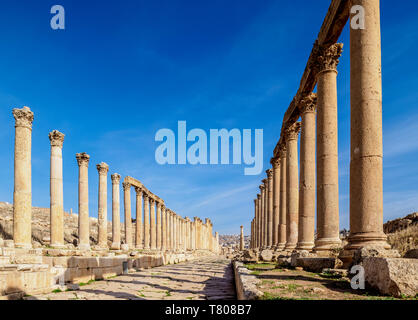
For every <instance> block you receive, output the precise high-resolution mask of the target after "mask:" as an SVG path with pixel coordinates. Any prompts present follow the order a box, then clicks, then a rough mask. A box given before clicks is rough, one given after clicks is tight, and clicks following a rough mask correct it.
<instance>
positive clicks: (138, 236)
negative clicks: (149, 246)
mask: <svg viewBox="0 0 418 320" xmlns="http://www.w3.org/2000/svg"><path fill="white" fill-rule="evenodd" d="M135 192H136V232H135V248H136V249H143V247H144V246H143V244H142V242H143V236H144V228H143V224H142V194H143V191H142V188H139V187H135Z"/></svg>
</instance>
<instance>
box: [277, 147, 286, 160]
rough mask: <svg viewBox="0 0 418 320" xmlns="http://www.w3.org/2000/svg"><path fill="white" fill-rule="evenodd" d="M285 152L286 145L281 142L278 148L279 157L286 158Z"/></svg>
mask: <svg viewBox="0 0 418 320" xmlns="http://www.w3.org/2000/svg"><path fill="white" fill-rule="evenodd" d="M286 153H287V150H286V145H285V144H282V145H281V146H280V149H279V155H280V159H286Z"/></svg>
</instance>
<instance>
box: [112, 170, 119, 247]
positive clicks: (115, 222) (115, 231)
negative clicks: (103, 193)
mask: <svg viewBox="0 0 418 320" xmlns="http://www.w3.org/2000/svg"><path fill="white" fill-rule="evenodd" d="M111 178H112V249H113V250H119V249H120V175H119V174H117V173H114V174H112V176H111Z"/></svg>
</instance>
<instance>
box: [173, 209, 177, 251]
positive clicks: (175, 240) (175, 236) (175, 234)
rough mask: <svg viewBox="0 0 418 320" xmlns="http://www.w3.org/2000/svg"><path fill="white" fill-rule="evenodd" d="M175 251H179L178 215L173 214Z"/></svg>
mask: <svg viewBox="0 0 418 320" xmlns="http://www.w3.org/2000/svg"><path fill="white" fill-rule="evenodd" d="M173 250H175V251H177V215H176V214H175V213H174V212H173Z"/></svg>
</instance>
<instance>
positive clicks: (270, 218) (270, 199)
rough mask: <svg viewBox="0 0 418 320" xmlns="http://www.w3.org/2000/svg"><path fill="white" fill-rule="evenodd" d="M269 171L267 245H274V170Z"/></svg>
mask: <svg viewBox="0 0 418 320" xmlns="http://www.w3.org/2000/svg"><path fill="white" fill-rule="evenodd" d="M266 173H267V177H268V178H267V186H268V196H267V208H268V209H267V212H268V219H267V247H269V248H270V247H272V246H273V229H274V228H273V170H272V169H269V170H267V171H266Z"/></svg>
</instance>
